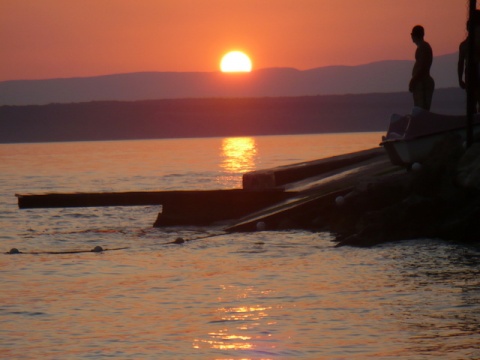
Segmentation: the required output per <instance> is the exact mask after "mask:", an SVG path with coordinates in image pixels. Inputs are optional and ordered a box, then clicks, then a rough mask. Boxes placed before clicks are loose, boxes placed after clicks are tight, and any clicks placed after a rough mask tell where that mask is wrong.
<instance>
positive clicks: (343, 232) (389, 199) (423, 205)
mask: <svg viewBox="0 0 480 360" xmlns="http://www.w3.org/2000/svg"><path fill="white" fill-rule="evenodd" d="M324 220H325V221H324V225H326V227H327V228H328V230H330V231H332V232H333V233H334V234H335V235H336V241H337V242H338V243H337V246H344V245H351V246H373V245H376V244H380V243H383V242H389V241H398V240H406V239H418V238H440V239H444V240H452V241H458V242H469V243H475V244H480V143H474V144H473V145H472V146H471V147H470V148H468V149H467V150H465V148H464V147H463V144H462V141H461V139H460V138H459V137H455V136H447V137H445V138H444V139H443V140H442V141H441V142H439V143H437V145H436V146H435V147H434V149H433V150H432V152H431V154H430V156H429V157H428V160H426V161H424V162H423V163H422V164H415V165H414V166H412V167H411V168H410V169H409V170H406V171H405V172H399V173H395V174H391V175H385V176H381V177H378V178H372V179H369V180H368V181H364V182H361V183H359V184H358V185H357V186H356V187H355V188H354V189H353V190H352V191H351V192H349V193H348V194H346V195H345V196H343V197H341V198H337V206H336V207H334V208H332V211H330V212H329V214H328V216H327V218H326V219H324Z"/></svg>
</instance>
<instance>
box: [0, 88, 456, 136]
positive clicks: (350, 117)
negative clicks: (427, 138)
mask: <svg viewBox="0 0 480 360" xmlns="http://www.w3.org/2000/svg"><path fill="white" fill-rule="evenodd" d="M464 98H465V94H464V92H463V91H461V90H460V89H457V88H450V89H442V90H437V91H436V92H435V94H434V100H433V109H432V110H433V111H435V112H439V113H446V114H462V113H464V112H465V111H464V109H465V99H464ZM411 108H412V99H411V94H409V93H408V92H401V93H383V94H380V93H377V94H357V95H328V96H327V95H324V96H305V97H271V98H270V97H265V98H230V99H227V98H224V99H174V100H150V101H134V102H120V101H97V102H87V103H73V104H50V105H29V106H0V143H14V142H46V141H83V140H120V139H153V138H178V137H211V136H225V137H226V136H229V137H230V136H254V135H283V134H306V133H327V132H356V131H385V130H386V129H387V126H388V122H389V118H390V115H391V114H392V113H400V114H405V113H409V112H410V110H411Z"/></svg>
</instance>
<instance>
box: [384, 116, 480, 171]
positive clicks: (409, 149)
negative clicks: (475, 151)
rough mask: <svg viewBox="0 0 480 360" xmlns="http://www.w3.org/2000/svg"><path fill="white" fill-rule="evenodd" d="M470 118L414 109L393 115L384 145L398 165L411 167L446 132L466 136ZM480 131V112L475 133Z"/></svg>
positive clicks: (419, 161) (393, 162) (474, 125)
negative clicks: (407, 112)
mask: <svg viewBox="0 0 480 360" xmlns="http://www.w3.org/2000/svg"><path fill="white" fill-rule="evenodd" d="M466 125H467V117H466V116H464V115H444V114H436V113H432V112H430V111H427V110H424V109H421V108H417V107H415V108H413V110H412V113H411V114H408V115H398V114H393V115H392V116H391V117H390V124H389V127H388V130H387V134H386V135H385V136H383V137H382V142H381V143H380V146H383V147H384V148H385V150H386V152H387V154H388V156H389V158H390V161H391V162H392V164H394V165H400V166H407V167H408V166H411V165H412V164H414V163H416V162H418V163H422V161H424V160H425V159H426V158H427V157H428V156H429V154H430V152H431V151H432V149H433V147H434V146H435V144H437V143H438V142H439V141H440V140H442V139H443V138H444V137H445V136H446V135H449V134H457V135H459V136H460V137H461V138H462V140H465V138H466V133H467V130H466ZM478 133H480V115H478V114H477V115H475V117H474V120H473V134H474V135H476V134H478Z"/></svg>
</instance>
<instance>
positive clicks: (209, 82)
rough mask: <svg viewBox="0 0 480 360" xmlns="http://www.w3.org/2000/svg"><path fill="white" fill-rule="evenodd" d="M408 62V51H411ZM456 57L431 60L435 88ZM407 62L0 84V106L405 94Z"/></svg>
mask: <svg viewBox="0 0 480 360" xmlns="http://www.w3.org/2000/svg"><path fill="white" fill-rule="evenodd" d="M412 56H413V50H412ZM457 56H458V55H457V54H449V55H443V56H438V57H435V59H434V62H433V66H432V75H433V77H434V79H435V82H436V87H437V89H438V88H447V87H456V86H457V78H456V66H457ZM412 66H413V60H412V61H407V60H405V61H393V60H392V61H380V62H374V63H371V64H366V65H359V66H329V67H321V68H316V69H311V70H303V71H300V70H296V69H291V68H271V69H260V70H255V71H252V72H251V73H243V74H242V73H240V74H225V73H221V72H142V73H129V74H115V75H105V76H95V77H85V78H65V79H48V80H14V81H3V82H0V105H35V104H37V105H39V104H49V103H72V102H88V101H104V100H122V101H134V100H146V99H180V98H223V97H282V96H287V97H290V96H308V95H335V94H366V93H389V92H400V91H405V90H406V89H407V86H408V81H409V79H410V75H411V69H412Z"/></svg>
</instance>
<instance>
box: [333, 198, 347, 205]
mask: <svg viewBox="0 0 480 360" xmlns="http://www.w3.org/2000/svg"><path fill="white" fill-rule="evenodd" d="M335 203H336V204H337V205H338V206H342V205H343V204H345V198H344V197H343V196H337V198H336V199H335Z"/></svg>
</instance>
